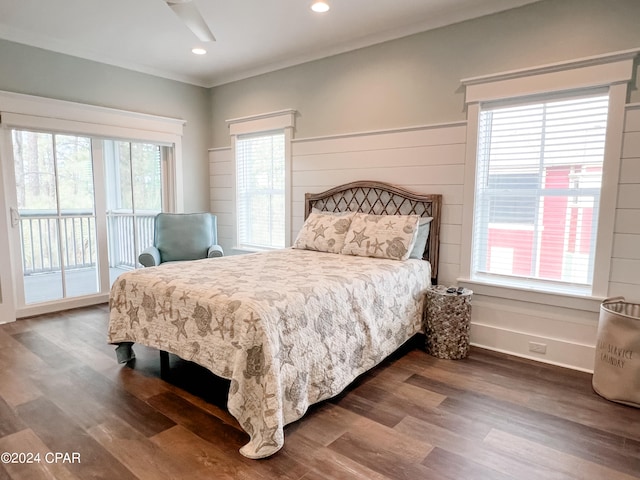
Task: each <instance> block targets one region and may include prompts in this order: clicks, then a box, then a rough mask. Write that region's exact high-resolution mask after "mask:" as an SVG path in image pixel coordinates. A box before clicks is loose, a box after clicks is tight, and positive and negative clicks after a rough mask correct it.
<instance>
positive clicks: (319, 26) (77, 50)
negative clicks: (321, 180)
mask: <svg viewBox="0 0 640 480" xmlns="http://www.w3.org/2000/svg"><path fill="white" fill-rule="evenodd" d="M327 1H328V3H329V4H330V5H331V10H330V11H329V12H327V13H323V14H318V13H314V12H312V11H311V9H310V5H311V3H312V2H311V0H192V2H193V4H195V6H196V7H198V10H199V11H200V13H201V15H202V17H203V18H204V19H205V21H206V22H207V24H208V26H209V28H210V29H211V31H212V32H213V34H214V35H215V36H216V39H217V41H216V42H208V43H204V44H203V43H201V42H199V41H198V39H197V38H196V36H195V35H194V34H193V33H192V32H191V31H190V30H189V29H188V28H187V27H186V25H185V24H184V23H183V22H182V21H181V20H180V18H178V16H177V15H176V14H175V13H174V12H173V11H172V10H171V9H170V8H169V6H168V5H167V4H166V2H165V1H164V0H55V1H52V0H0V38H3V39H6V40H10V41H13V42H17V43H23V44H26V45H31V46H35V47H40V48H44V49H47V50H52V51H55V52H60V53H65V54H68V55H73V56H76V57H81V58H85V59H90V60H95V61H98V62H102V63H107V64H110V65H116V66H119V67H123V68H127V69H130V70H135V71H139V72H144V73H149V74H152V75H156V76H160V77H164V78H169V79H173V80H178V81H182V82H186V83H191V84H194V85H199V86H204V87H211V86H215V85H220V84H223V83H227V82H230V81H234V80H239V79H241V78H247V77H250V76H254V75H258V74H261V73H265V72H269V71H273V70H277V69H280V68H284V67H288V66H291V65H296V64H300V63H303V62H307V61H310V60H316V59H319V58H323V57H327V56H330V55H334V54H337V53H342V52H346V51H349V50H353V49H356V48H360V47H365V46H368V45H373V44H376V43H380V42H383V41H386V40H391V39H394V38H400V37H403V36H406V35H411V34H413V33H418V32H422V31H426V30H429V29H433V28H437V27H441V26H444V25H449V24H452V23H456V22H460V21H464V20H468V19H471V18H475V17H479V16H482V15H487V14H491V13H495V12H498V11H502V10H507V9H509V8H514V7H518V6H521V5H525V4H528V3H534V2H535V1H538V0H327ZM196 46H203V47H204V48H206V49H207V50H208V53H207V54H206V55H202V56H198V55H194V54H192V53H191V49H192V48H193V47H196Z"/></svg>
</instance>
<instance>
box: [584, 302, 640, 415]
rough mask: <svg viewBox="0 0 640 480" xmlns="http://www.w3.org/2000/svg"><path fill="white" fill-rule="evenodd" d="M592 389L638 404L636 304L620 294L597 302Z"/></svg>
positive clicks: (639, 308) (639, 319)
mask: <svg viewBox="0 0 640 480" xmlns="http://www.w3.org/2000/svg"><path fill="white" fill-rule="evenodd" d="M597 342H598V343H597V345H596V358H595V363H594V367H593V380H592V383H593V389H594V390H595V391H596V393H598V394H599V395H601V396H603V397H604V398H606V399H608V400H611V401H613V402H618V403H624V404H626V405H631V406H633V407H640V304H637V303H629V302H625V300H624V298H623V297H616V298H609V299H607V300H605V301H604V302H602V305H600V319H599V322H598V340H597Z"/></svg>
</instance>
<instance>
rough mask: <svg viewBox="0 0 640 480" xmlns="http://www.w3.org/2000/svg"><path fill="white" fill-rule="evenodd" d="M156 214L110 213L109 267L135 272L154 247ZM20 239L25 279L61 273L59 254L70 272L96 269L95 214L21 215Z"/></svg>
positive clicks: (48, 212) (37, 212)
mask: <svg viewBox="0 0 640 480" xmlns="http://www.w3.org/2000/svg"><path fill="white" fill-rule="evenodd" d="M156 213H157V212H143V213H142V214H139V213H138V214H136V215H133V214H132V213H130V212H118V211H109V212H107V234H108V238H109V241H108V245H109V267H111V268H114V267H115V268H118V267H119V268H123V267H124V268H135V266H136V263H137V258H136V255H137V253H139V252H141V251H142V250H143V249H145V248H146V247H148V246H149V245H151V244H152V243H153V218H154V217H155V215H156ZM58 218H60V223H59V225H60V229H58ZM134 221H135V226H136V229H135V235H134V228H133V225H134ZM20 237H21V242H22V267H23V271H24V274H25V275H30V274H34V273H45V272H55V271H59V270H60V254H59V252H60V253H61V255H62V257H63V258H64V262H63V263H64V266H65V269H67V270H69V269H78V268H89V267H95V266H96V263H97V238H96V224H95V215H94V213H93V212H92V211H83V210H63V211H62V212H61V214H60V217H58V215H57V214H56V212H55V211H52V210H28V211H27V210H24V211H20ZM134 239H135V240H136V245H137V249H134ZM59 245H62V249H59Z"/></svg>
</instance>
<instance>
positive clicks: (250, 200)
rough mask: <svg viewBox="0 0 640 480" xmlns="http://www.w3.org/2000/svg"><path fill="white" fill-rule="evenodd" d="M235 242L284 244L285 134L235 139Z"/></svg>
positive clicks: (259, 245)
mask: <svg viewBox="0 0 640 480" xmlns="http://www.w3.org/2000/svg"><path fill="white" fill-rule="evenodd" d="M236 200H237V219H238V244H239V245H238V246H239V247H240V248H247V249H265V248H284V246H285V135H284V132H283V131H278V132H269V133H260V134H255V135H239V136H238V137H237V140H236Z"/></svg>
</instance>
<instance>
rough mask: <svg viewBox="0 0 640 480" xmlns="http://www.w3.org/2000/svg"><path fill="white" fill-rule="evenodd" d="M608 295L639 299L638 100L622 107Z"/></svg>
mask: <svg viewBox="0 0 640 480" xmlns="http://www.w3.org/2000/svg"><path fill="white" fill-rule="evenodd" d="M614 232H615V236H614V243H613V255H612V258H611V276H610V281H609V295H610V296H617V295H622V296H624V297H626V298H627V300H629V301H634V302H637V303H640V104H638V103H636V104H633V105H629V106H628V107H627V111H626V118H625V127H624V137H623V143H622V160H621V164H620V184H619V186H618V204H617V209H616V223H615V230H614Z"/></svg>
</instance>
